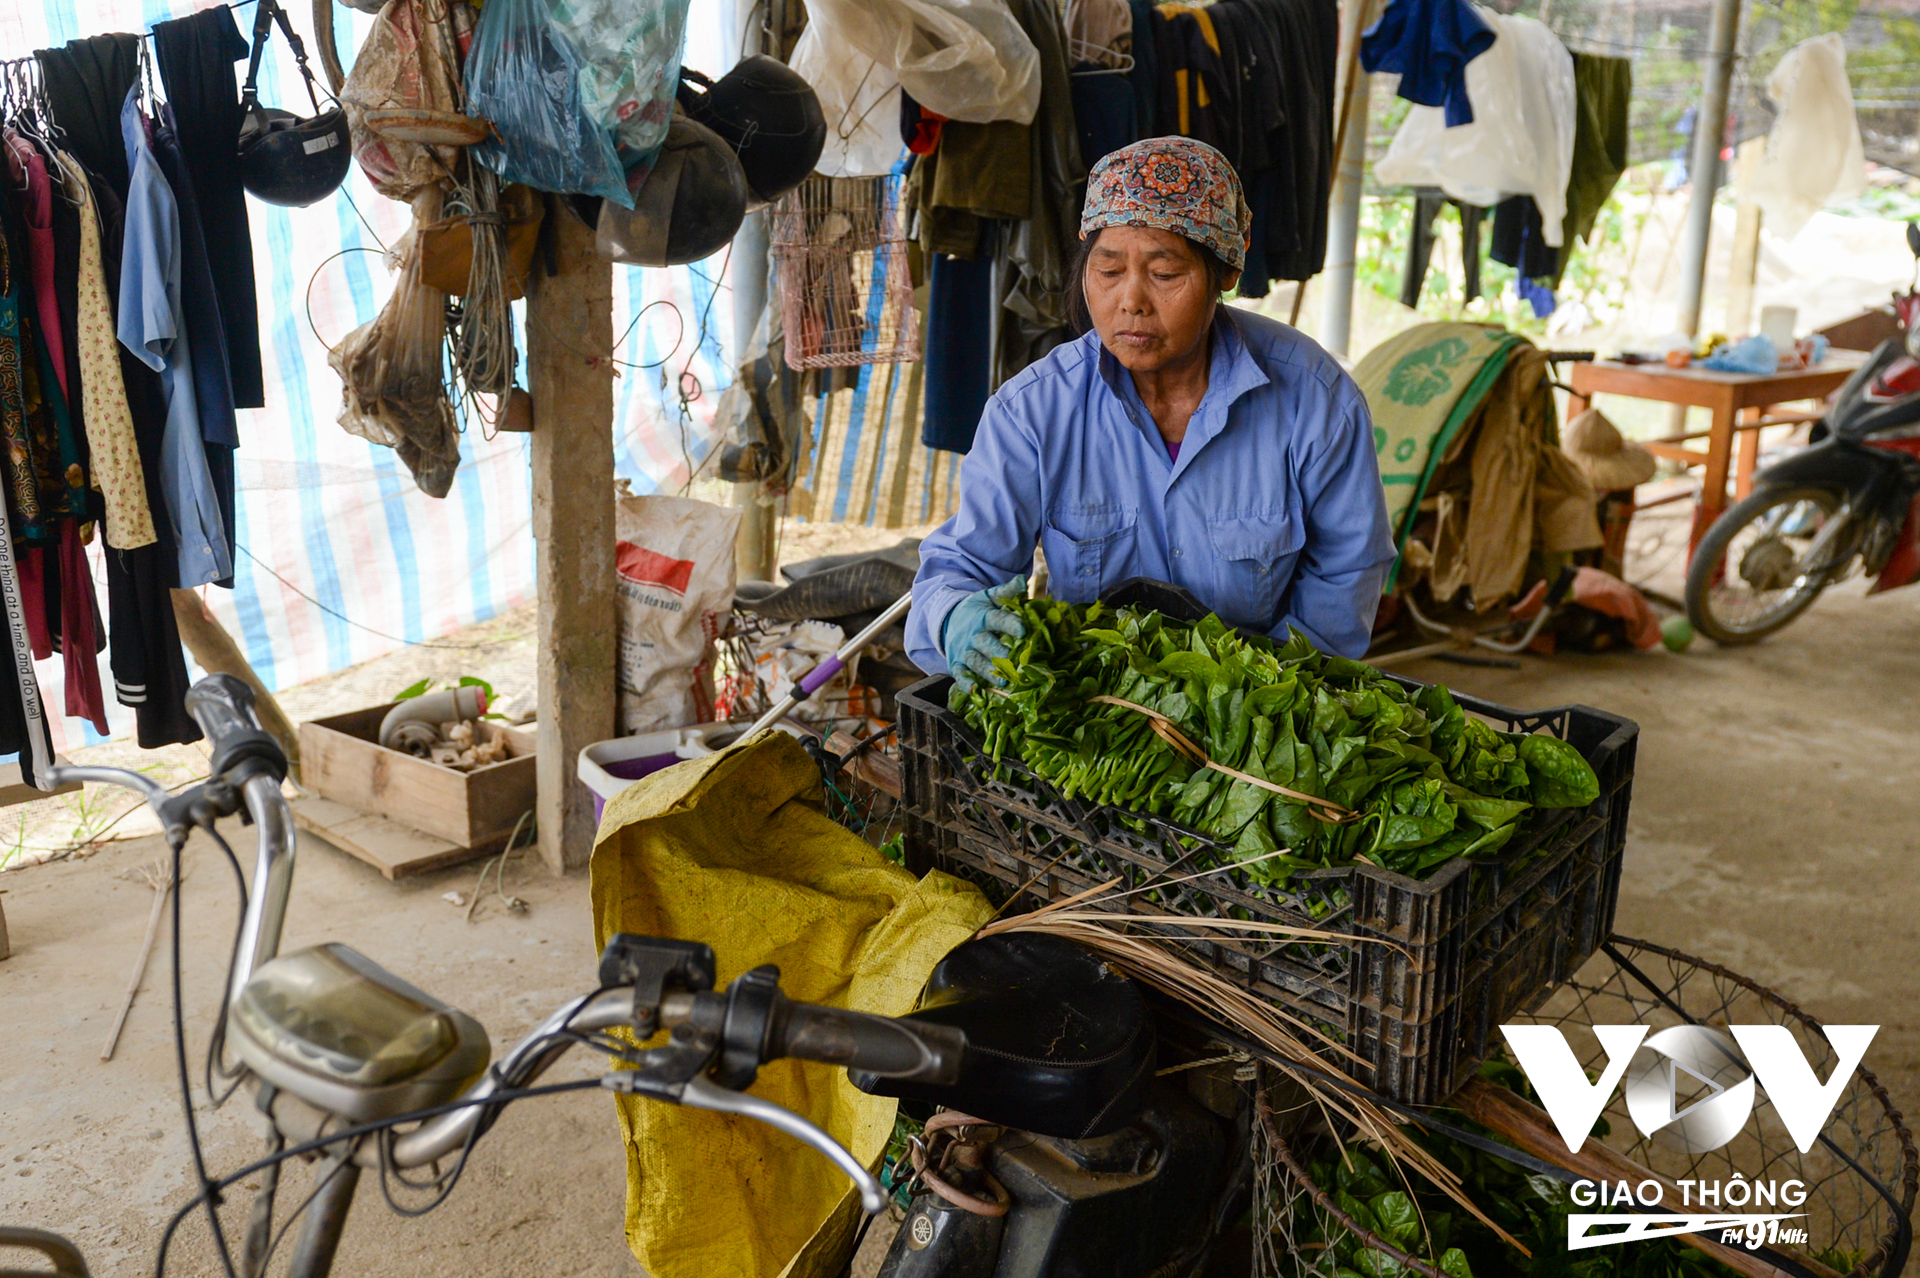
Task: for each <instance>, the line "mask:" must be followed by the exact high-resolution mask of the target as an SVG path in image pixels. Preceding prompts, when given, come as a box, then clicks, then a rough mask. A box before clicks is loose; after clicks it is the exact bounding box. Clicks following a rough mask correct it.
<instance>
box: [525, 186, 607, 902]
mask: <svg viewBox="0 0 1920 1278" xmlns="http://www.w3.org/2000/svg"><path fill="white" fill-rule="evenodd" d="M549 234H550V236H551V238H550V240H549V239H548V236H549ZM542 238H543V240H546V241H547V243H546V244H545V245H543V247H549V248H551V250H552V261H553V264H554V265H555V267H556V268H557V269H556V270H555V271H554V273H553V274H551V275H549V274H548V272H547V269H546V266H545V264H544V263H543V262H542V261H541V260H540V259H538V258H536V260H535V262H534V269H533V271H532V278H531V279H530V280H529V288H528V290H527V389H528V390H529V391H530V392H531V393H532V395H533V438H532V441H531V443H532V452H533V537H534V567H535V572H536V574H537V581H538V589H539V599H540V605H539V614H538V634H539V666H538V677H539V708H540V723H539V727H538V729H537V732H538V742H539V745H538V753H537V755H536V765H537V767H536V772H537V775H538V778H539V782H538V791H539V801H538V804H537V808H536V810H537V812H538V815H539V822H540V858H541V860H543V861H545V862H546V863H547V867H548V868H549V869H550V870H552V871H553V872H554V873H555V874H561V873H564V872H565V871H566V870H567V869H568V868H569V867H572V866H579V865H584V864H586V861H587V857H588V856H589V855H590V854H591V853H592V851H593V835H594V828H595V821H594V816H593V796H592V794H591V793H589V792H588V790H587V788H586V787H585V786H583V785H581V784H580V783H579V782H578V780H576V778H575V776H574V767H575V764H576V762H577V760H578V758H579V755H580V751H581V750H583V749H585V748H586V747H587V746H589V745H592V744H593V743H594V742H596V741H604V740H606V739H607V738H608V737H611V736H612V735H613V724H614V655H615V653H614V648H615V639H616V635H617V631H618V621H619V618H618V615H617V613H616V611H615V608H614V594H613V576H614V573H613V555H614V546H613V364H612V362H611V360H610V359H609V356H610V354H611V352H612V350H613V274H612V270H611V268H610V267H609V266H608V264H607V261H606V259H605V258H602V257H601V256H599V254H598V253H596V252H595V251H594V246H593V232H592V231H591V230H589V229H588V228H587V226H586V224H585V223H583V222H581V221H580V220H579V219H578V218H577V217H575V216H574V215H573V213H572V212H571V211H569V210H568V209H567V207H566V204H565V202H564V201H562V200H549V201H548V204H547V221H546V230H543V232H542Z"/></svg>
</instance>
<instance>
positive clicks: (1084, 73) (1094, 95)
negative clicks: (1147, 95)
mask: <svg viewBox="0 0 1920 1278" xmlns="http://www.w3.org/2000/svg"><path fill="white" fill-rule="evenodd" d="M1073 122H1074V127H1075V128H1076V129H1077V130H1078V132H1079V135H1080V158H1081V159H1082V160H1084V161H1086V163H1087V166H1088V168H1092V166H1093V165H1094V164H1096V163H1098V162H1099V160H1100V157H1101V156H1103V155H1106V154H1107V153H1109V152H1111V151H1118V150H1119V149H1120V148H1121V147H1123V146H1127V145H1129V144H1130V143H1133V142H1137V141H1139V136H1138V135H1137V134H1136V133H1135V132H1134V124H1133V84H1132V83H1131V82H1130V81H1129V80H1128V78H1127V75H1126V73H1125V72H1122V71H1110V70H1106V69H1104V68H1100V67H1096V66H1095V65H1093V64H1092V63H1090V62H1089V63H1082V64H1081V65H1079V66H1077V67H1075V68H1074V69H1073Z"/></svg>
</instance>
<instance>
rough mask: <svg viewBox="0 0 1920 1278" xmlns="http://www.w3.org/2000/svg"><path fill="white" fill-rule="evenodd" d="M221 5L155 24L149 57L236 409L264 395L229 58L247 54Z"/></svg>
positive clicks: (256, 403)
mask: <svg viewBox="0 0 1920 1278" xmlns="http://www.w3.org/2000/svg"><path fill="white" fill-rule="evenodd" d="M249 51H250V50H249V48H248V45H247V42H246V40H245V39H243V38H242V37H241V35H240V28H239V27H238V26H237V25H236V24H235V23H234V20H233V10H232V9H230V8H228V7H227V6H226V5H223V4H220V5H214V6H213V7H212V8H208V9H202V10H201V11H200V12H198V13H196V14H193V15H192V16H190V17H185V18H177V19H175V20H174V21H172V22H162V23H158V24H156V25H155V26H154V28H153V52H154V60H155V61H156V62H158V63H159V65H160V80H161V83H162V84H164V85H165V86H166V90H167V109H168V110H169V111H170V112H171V113H172V116H173V123H174V125H175V137H176V139H177V140H178V143H179V147H180V154H181V158H182V159H183V160H184V161H185V164H186V173H187V178H188V181H189V182H190V183H191V185H192V187H193V197H194V201H195V203H196V205H197V208H198V213H199V216H198V218H197V221H198V222H199V224H200V226H201V228H202V236H203V238H204V240H205V243H206V257H207V268H208V272H209V274H210V276H211V278H212V281H213V288H214V294H215V296H216V297H218V298H219V303H220V323H221V335H222V347H223V352H224V354H225V357H226V362H227V366H228V368H229V370H230V377H231V382H232V385H231V392H230V395H231V399H232V401H233V404H234V406H235V407H237V408H261V407H264V406H265V404H266V402H267V400H266V390H265V380H264V377H263V373H262V370H261V366H260V318H259V312H258V303H257V302H256V300H255V296H254V280H253V236H252V233H251V231H250V229H249V227H248V225H247V198H246V192H245V190H244V189H243V188H242V187H241V185H240V170H239V167H238V162H237V160H236V152H237V151H238V149H239V143H240V120H241V110H240V91H239V89H238V87H237V86H236V84H235V81H234V74H233V64H234V63H236V62H238V61H240V60H242V59H243V58H245V57H246V56H247V55H248V53H249Z"/></svg>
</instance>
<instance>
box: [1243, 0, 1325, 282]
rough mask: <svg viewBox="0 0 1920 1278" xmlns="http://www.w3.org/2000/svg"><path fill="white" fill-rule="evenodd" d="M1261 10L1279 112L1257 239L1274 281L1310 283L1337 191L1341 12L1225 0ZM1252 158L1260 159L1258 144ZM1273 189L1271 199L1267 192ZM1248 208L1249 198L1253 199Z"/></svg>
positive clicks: (1314, 5) (1287, 2)
mask: <svg viewBox="0 0 1920 1278" xmlns="http://www.w3.org/2000/svg"><path fill="white" fill-rule="evenodd" d="M1228 2H1229V3H1244V4H1247V5H1248V6H1249V8H1250V9H1251V10H1252V11H1253V12H1255V13H1264V14H1265V15H1266V17H1267V21H1266V23H1265V24H1263V26H1262V28H1261V29H1262V30H1264V32H1265V35H1266V38H1267V40H1268V41H1269V43H1270V45H1271V52H1270V53H1269V55H1268V60H1267V61H1266V63H1265V64H1264V65H1262V66H1260V67H1259V68H1257V69H1256V74H1257V75H1259V76H1260V77H1261V78H1262V79H1263V80H1266V79H1268V78H1272V79H1275V80H1277V82H1278V85H1279V88H1280V95H1279V115H1278V118H1276V119H1274V120H1273V121H1272V123H1271V125H1270V126H1269V128H1268V130H1267V138H1266V152H1267V157H1268V160H1269V163H1270V165H1271V169H1272V174H1273V176H1272V178H1271V180H1270V181H1268V180H1266V179H1262V178H1260V177H1259V174H1258V173H1257V172H1256V174H1255V185H1256V186H1259V187H1262V188H1263V194H1262V198H1263V202H1268V201H1269V199H1270V202H1268V207H1267V211H1266V212H1265V214H1264V215H1262V214H1261V212H1260V210H1259V209H1257V208H1256V210H1255V231H1254V234H1255V236H1256V237H1258V238H1261V239H1263V240H1264V245H1263V247H1262V255H1263V259H1264V262H1265V265H1264V267H1263V268H1262V269H1264V270H1265V271H1266V273H1267V277H1268V278H1269V279H1275V280H1305V279H1310V278H1312V277H1313V276H1315V275H1318V274H1319V273H1320V271H1321V269H1322V268H1323V267H1324V266H1325V265H1326V260H1327V206H1328V199H1329V197H1330V196H1331V194H1332V192H1333V173H1334V168H1335V166H1336V163H1337V161H1336V157H1335V156H1334V153H1333V144H1334V127H1335V125H1334V114H1335V110H1336V106H1335V101H1334V99H1335V86H1334V79H1335V77H1336V75H1337V72H1338V66H1337V64H1338V56H1339V55H1338V46H1339V40H1340V10H1339V5H1338V4H1337V3H1336V0H1228ZM1247 148H1248V154H1249V158H1250V161H1255V160H1257V153H1256V152H1255V151H1254V149H1253V143H1252V142H1249V143H1248V144H1247ZM1266 191H1270V192H1271V195H1270V197H1269V196H1268V195H1267V194H1266ZM1249 203H1251V200H1250V201H1249Z"/></svg>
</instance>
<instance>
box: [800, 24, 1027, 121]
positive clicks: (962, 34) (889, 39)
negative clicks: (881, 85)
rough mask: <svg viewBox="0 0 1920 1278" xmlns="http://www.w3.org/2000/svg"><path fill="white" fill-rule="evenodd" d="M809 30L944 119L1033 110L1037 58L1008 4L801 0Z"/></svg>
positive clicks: (1013, 115)
mask: <svg viewBox="0 0 1920 1278" xmlns="http://www.w3.org/2000/svg"><path fill="white" fill-rule="evenodd" d="M816 28H817V29H819V31H820V34H821V37H822V39H823V41H824V42H825V46H826V47H827V48H828V49H831V50H833V52H834V55H835V57H837V58H841V59H846V57H847V54H848V53H849V52H850V51H858V52H859V53H861V54H864V55H866V57H868V58H871V59H873V61H875V62H876V63H878V64H879V65H880V66H882V67H884V68H885V69H886V70H887V71H888V72H890V73H891V74H892V75H893V77H894V79H896V80H898V81H899V82H900V86H901V87H902V88H904V89H905V90H906V91H907V92H908V93H910V94H912V95H913V99H914V101H916V102H918V103H919V104H920V105H921V106H923V107H925V108H926V109H927V110H929V111H932V112H934V113H935V114H938V115H944V116H946V117H947V118H948V119H949V120H968V121H972V122H974V123H977V124H985V123H987V122H989V121H992V120H1013V121H1015V122H1017V123H1019V124H1031V123H1033V116H1034V113H1035V112H1036V111H1038V110H1039V109H1040V54H1039V52H1038V51H1037V50H1035V49H1034V47H1033V41H1031V40H1029V39H1027V33H1026V32H1025V31H1023V30H1021V28H1020V24H1019V23H1018V22H1016V21H1015V20H1014V17H1013V10H1011V9H1010V8H1008V7H1007V0H807V29H808V31H810V32H811V31H813V30H815V29H816ZM796 69H797V68H796ZM802 74H804V72H803V73H802ZM808 81H809V83H814V87H815V91H816V92H817V91H818V90H819V85H818V84H817V83H815V82H814V81H813V79H812V77H811V76H809V77H808ZM828 119H829V120H831V119H832V116H831V115H829V116H828Z"/></svg>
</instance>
